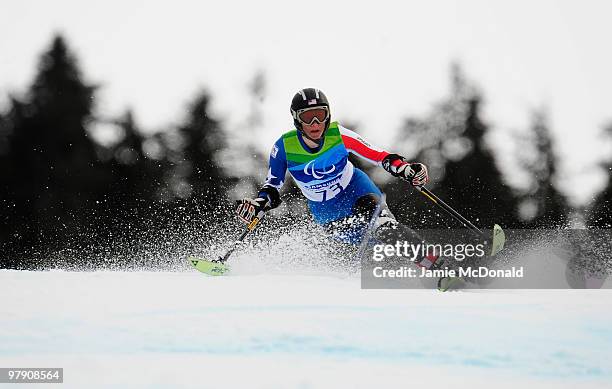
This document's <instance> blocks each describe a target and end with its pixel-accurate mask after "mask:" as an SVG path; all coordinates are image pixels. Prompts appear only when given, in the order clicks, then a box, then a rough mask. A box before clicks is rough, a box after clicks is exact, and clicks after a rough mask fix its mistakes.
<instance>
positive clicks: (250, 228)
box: [212, 210, 266, 263]
mask: <svg viewBox="0 0 612 389" xmlns="http://www.w3.org/2000/svg"><path fill="white" fill-rule="evenodd" d="M265 213H266V211H265V210H261V211H259V213H258V214H257V216H256V217H255V218H254V219H253V220H252V221H251V222H250V223H249V225H248V226H247V228H246V230H244V232H243V233H242V234H241V235H240V236H239V237H238V239H236V240H235V241H234V244H233V245H232V247H230V248H229V250H227V252H226V253H225V255H223V256H219V258H218V259H216V260H214V261H212V262H217V263H225V262H226V261H227V260H228V259H229V257H230V256H231V255H232V253H233V252H234V250H236V248H237V247H238V245H239V244H240V243H241V242H242V241H243V240H244V238H246V236H247V235H248V234H249V232H251V231H253V230H254V229H255V227H257V225H258V224H259V222H260V221H261V220H262V219H263V218H264V215H265Z"/></svg>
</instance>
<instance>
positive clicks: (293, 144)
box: [237, 88, 435, 267]
mask: <svg viewBox="0 0 612 389" xmlns="http://www.w3.org/2000/svg"><path fill="white" fill-rule="evenodd" d="M290 111H291V115H292V117H293V123H294V125H295V129H294V130H291V131H289V132H286V133H285V134H283V135H282V136H281V137H280V138H279V139H278V140H277V141H276V142H275V143H274V145H273V146H272V151H271V152H270V161H269V170H268V175H267V178H266V182H265V184H264V185H263V187H262V188H261V189H260V190H259V193H258V195H257V197H256V198H254V199H250V198H245V199H242V200H238V201H237V202H238V207H237V214H238V216H239V217H240V219H242V220H243V221H244V222H245V223H247V224H249V223H251V222H252V221H253V219H254V218H255V217H256V216H257V215H258V214H259V212H260V211H262V210H263V211H267V210H270V209H274V208H276V207H278V206H279V205H280V204H281V198H280V192H279V191H280V189H281V187H282V186H283V183H284V180H285V174H286V171H287V170H289V173H290V174H291V176H292V177H293V179H294V181H295V182H296V184H297V185H298V187H299V188H300V190H301V192H302V193H303V195H304V196H305V197H306V198H307V199H308V206H309V209H310V212H311V214H312V216H313V218H314V220H315V222H317V223H318V224H321V225H323V226H325V227H327V228H328V230H330V231H331V232H332V233H333V234H334V236H335V237H337V238H339V239H341V240H344V241H348V242H351V243H359V242H360V240H361V238H362V236H363V234H364V232H365V229H366V226H367V225H368V222H369V221H370V219H371V217H372V215H373V213H374V211H375V209H376V208H377V206H378V204H379V203H380V202H381V195H382V192H381V191H380V189H379V188H378V187H377V186H376V185H375V184H374V183H373V182H372V180H371V179H370V178H369V177H368V176H367V175H366V174H365V173H364V172H363V171H362V170H360V169H358V168H356V167H355V166H354V165H353V164H352V163H351V162H350V161H349V160H348V154H349V152H350V153H353V154H355V155H357V156H358V157H361V158H362V159H364V160H365V161H367V162H369V163H371V164H376V165H379V166H381V167H382V168H383V169H385V170H386V171H387V172H389V173H390V174H391V175H393V176H394V177H400V178H402V179H405V180H407V181H409V182H410V183H411V184H412V185H415V186H417V185H425V184H426V183H427V182H428V180H429V176H428V173H427V167H426V166H425V165H424V164H422V163H419V162H408V161H407V160H406V159H405V158H404V157H402V156H400V155H398V154H393V153H389V152H387V151H385V150H382V149H380V148H378V147H375V146H372V145H371V144H370V143H368V142H367V141H366V140H364V139H363V138H362V137H361V136H359V135H358V134H356V133H355V132H353V131H351V130H349V129H347V128H345V127H343V126H341V125H340V124H339V123H338V122H335V121H332V120H331V112H330V106H329V101H328V100H327V97H326V96H325V94H324V93H323V92H322V91H320V90H319V89H315V88H306V89H302V90H300V91H298V92H297V93H296V94H295V96H294V97H293V100H292V101H291V107H290ZM380 205H381V207H382V208H381V209H382V211H381V214H380V217H379V218H378V220H377V223H376V225H375V231H376V236H377V238H379V239H381V240H383V241H393V243H394V241H396V240H397V237H398V236H397V233H391V234H390V232H392V231H397V230H398V227H402V226H400V225H399V223H397V221H396V220H395V218H394V217H393V215H392V214H391V212H390V211H389V210H388V208H387V206H386V204H380ZM406 230H408V229H407V228H406V227H403V228H399V231H403V233H404V235H405V234H406ZM399 231H398V232H399ZM408 234H410V232H408ZM424 261H425V263H422V264H421V263H419V264H420V265H424V266H426V267H430V266H431V265H432V264H433V262H435V258H429V259H427V258H424Z"/></svg>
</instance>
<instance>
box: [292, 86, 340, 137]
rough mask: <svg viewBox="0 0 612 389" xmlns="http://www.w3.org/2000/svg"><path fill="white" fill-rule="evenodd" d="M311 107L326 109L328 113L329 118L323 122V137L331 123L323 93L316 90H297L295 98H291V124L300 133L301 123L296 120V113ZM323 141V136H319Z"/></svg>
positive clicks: (327, 103) (327, 102) (325, 97)
mask: <svg viewBox="0 0 612 389" xmlns="http://www.w3.org/2000/svg"><path fill="white" fill-rule="evenodd" d="M311 107H327V111H328V112H329V116H328V117H327V120H326V121H325V130H323V135H325V132H326V131H327V129H328V128H329V123H330V122H331V110H330V109H329V101H327V96H325V93H323V92H322V91H320V90H319V89H316V88H304V89H301V90H299V91H298V92H297V93H296V94H295V96H293V100H291V108H290V111H291V116H292V117H293V124H294V125H295V128H296V129H297V130H298V131H300V132H302V134H304V132H303V131H302V123H300V121H299V120H298V117H297V112H298V111H299V110H300V109H304V108H311ZM321 139H323V136H321Z"/></svg>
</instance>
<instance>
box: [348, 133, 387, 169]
mask: <svg viewBox="0 0 612 389" xmlns="http://www.w3.org/2000/svg"><path fill="white" fill-rule="evenodd" d="M338 128H339V129H340V135H341V136H342V142H343V143H344V146H345V147H346V149H347V150H348V151H349V152H350V153H352V154H355V155H356V156H358V157H360V158H361V159H363V160H365V161H367V162H369V163H371V164H374V165H378V166H382V161H383V160H384V159H385V157H386V156H387V155H389V153H388V152H386V151H385V150H383V149H381V148H379V147H376V146H372V145H371V144H370V143H369V142H368V141H366V140H365V139H363V138H362V137H361V136H360V135H358V134H357V133H355V132H353V131H351V130H349V129H348V128H345V127H342V126H340V125H339V126H338Z"/></svg>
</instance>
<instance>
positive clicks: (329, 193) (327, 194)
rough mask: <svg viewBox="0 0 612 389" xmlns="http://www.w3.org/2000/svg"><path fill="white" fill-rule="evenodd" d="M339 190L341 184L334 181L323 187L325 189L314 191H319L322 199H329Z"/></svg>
mask: <svg viewBox="0 0 612 389" xmlns="http://www.w3.org/2000/svg"><path fill="white" fill-rule="evenodd" d="M340 192H342V185H340V184H339V183H335V184H332V185H330V186H329V188H325V190H320V191H316V192H315V193H321V195H322V196H323V200H321V201H327V199H331V198H334V197H336V196H337V195H338V194H339V193H340Z"/></svg>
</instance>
